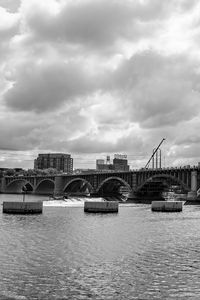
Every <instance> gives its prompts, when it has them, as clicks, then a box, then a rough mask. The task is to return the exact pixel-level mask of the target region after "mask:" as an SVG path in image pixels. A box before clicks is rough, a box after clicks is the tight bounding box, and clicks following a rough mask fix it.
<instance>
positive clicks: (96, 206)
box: [84, 201, 119, 213]
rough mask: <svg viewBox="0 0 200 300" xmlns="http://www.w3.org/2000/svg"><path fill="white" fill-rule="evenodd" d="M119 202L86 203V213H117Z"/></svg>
mask: <svg viewBox="0 0 200 300" xmlns="http://www.w3.org/2000/svg"><path fill="white" fill-rule="evenodd" d="M118 207H119V203H118V201H85V202H84V211H85V212H89V213H117V212H118Z"/></svg>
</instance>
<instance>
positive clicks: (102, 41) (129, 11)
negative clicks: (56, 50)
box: [21, 0, 173, 53]
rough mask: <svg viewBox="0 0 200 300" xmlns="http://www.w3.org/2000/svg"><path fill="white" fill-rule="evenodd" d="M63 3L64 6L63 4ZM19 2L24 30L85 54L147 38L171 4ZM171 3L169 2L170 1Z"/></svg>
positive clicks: (98, 0) (101, 0) (154, 1)
mask: <svg viewBox="0 0 200 300" xmlns="http://www.w3.org/2000/svg"><path fill="white" fill-rule="evenodd" d="M63 3H64V4H63ZM63 3H62V4H60V5H59V4H58V2H56V1H50V2H48V5H47V4H44V3H41V2H39V1H36V0H34V1H33V0H32V1H31V2H30V3H29V4H28V5H27V3H26V1H23V2H22V7H21V11H22V12H23V15H24V23H23V24H24V28H25V30H27V31H29V32H31V33H32V34H33V36H34V37H35V38H37V39H39V40H41V39H43V40H46V41H50V42H53V41H54V42H56V43H69V44H75V45H77V46H79V47H82V48H86V49H87V50H88V49H90V50H93V51H94V50H95V51H96V53H98V52H99V51H100V50H107V51H108V50H109V51H111V52H113V51H115V52H116V51H117V49H120V48H121V47H120V41H122V40H123V41H126V40H128V41H134V40H136V39H138V38H141V37H146V38H148V36H149V34H151V35H152V34H153V31H152V28H153V29H154V31H156V25H157V22H160V21H161V20H163V18H166V16H168V15H169V13H170V8H172V4H171V2H170V4H167V2H164V1H160V0H153V1H143V2H142V1H139V0H136V1H135V0H134V1H126V2H121V1H115V0H112V1H106V0H96V1H94V0H92V1H91V0H90V1H71V2H68V3H66V2H63ZM172 3H173V1H172Z"/></svg>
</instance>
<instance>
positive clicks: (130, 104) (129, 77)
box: [108, 51, 200, 128]
mask: <svg viewBox="0 0 200 300" xmlns="http://www.w3.org/2000/svg"><path fill="white" fill-rule="evenodd" d="M198 82H199V72H198V69H197V66H196V63H195V61H192V60H188V59H187V57H185V56H176V55H174V56H170V57H169V56H164V55H160V54H158V53H156V52H152V51H150V52H146V51H145V52H143V53H139V54H136V55H134V56H132V57H131V58H130V59H128V60H124V62H123V63H122V64H121V65H120V67H119V68H118V69H117V70H116V71H114V72H113V79H112V80H111V82H110V86H108V89H109V88H110V87H111V88H112V89H113V91H117V92H118V97H119V98H121V99H122V98H123V103H124V104H125V107H126V108H127V109H126V110H125V111H126V113H127V117H128V118H130V121H132V122H139V123H140V125H141V126H142V127H152V128H153V127H160V126H174V125H176V124H178V123H179V122H182V121H185V120H190V119H192V118H194V117H195V116H196V115H197V114H198V113H199V110H198V109H197V108H200V103H199V92H200V90H199V85H198Z"/></svg>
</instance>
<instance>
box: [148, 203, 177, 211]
mask: <svg viewBox="0 0 200 300" xmlns="http://www.w3.org/2000/svg"><path fill="white" fill-rule="evenodd" d="M151 210H152V211H161V212H179V211H182V210H183V202H182V201H152V203H151Z"/></svg>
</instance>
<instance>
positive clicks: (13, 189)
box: [5, 178, 34, 193]
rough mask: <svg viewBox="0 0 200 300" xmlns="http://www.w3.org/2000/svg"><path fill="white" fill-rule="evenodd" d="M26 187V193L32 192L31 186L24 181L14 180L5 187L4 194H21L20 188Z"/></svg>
mask: <svg viewBox="0 0 200 300" xmlns="http://www.w3.org/2000/svg"><path fill="white" fill-rule="evenodd" d="M23 187H26V190H27V192H33V190H34V187H33V185H32V184H31V183H30V182H29V181H27V180H25V179H20V178H19V179H15V180H12V181H11V182H9V183H8V185H7V186H6V191H5V192H6V193H22V188H23Z"/></svg>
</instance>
